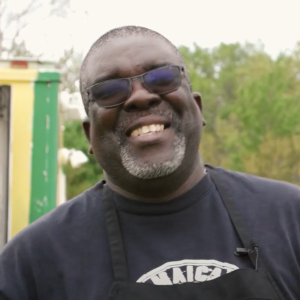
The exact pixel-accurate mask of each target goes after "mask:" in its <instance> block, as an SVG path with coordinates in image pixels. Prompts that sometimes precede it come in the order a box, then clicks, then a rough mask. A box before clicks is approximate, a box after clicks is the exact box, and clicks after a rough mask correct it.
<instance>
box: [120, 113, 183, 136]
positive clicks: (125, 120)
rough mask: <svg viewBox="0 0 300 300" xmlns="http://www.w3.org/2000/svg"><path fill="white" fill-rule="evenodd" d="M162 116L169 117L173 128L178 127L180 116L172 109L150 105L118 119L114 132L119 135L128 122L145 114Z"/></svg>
mask: <svg viewBox="0 0 300 300" xmlns="http://www.w3.org/2000/svg"><path fill="white" fill-rule="evenodd" d="M150 115H151V116H153V115H156V116H163V117H167V118H169V119H170V121H171V123H172V124H173V125H174V126H175V128H178V127H179V124H180V117H179V115H178V114H177V112H175V111H174V110H173V109H171V108H168V109H159V108H157V107H151V108H149V109H148V110H144V111H138V112H132V113H130V115H127V116H126V117H124V118H121V119H119V121H118V124H117V126H116V134H117V136H119V137H121V136H122V133H124V131H125V129H126V128H127V127H128V125H129V124H131V123H132V122H134V121H135V120H137V119H139V118H142V117H146V116H150Z"/></svg>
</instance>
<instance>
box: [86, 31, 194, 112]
mask: <svg viewBox="0 0 300 300" xmlns="http://www.w3.org/2000/svg"><path fill="white" fill-rule="evenodd" d="M131 36H147V37H152V38H157V39H161V40H163V41H165V42H166V43H167V45H168V46H169V47H171V49H172V50H174V52H175V53H176V55H177V56H178V57H179V59H180V61H181V62H182V64H183V65H185V64H184V61H183V58H182V56H181V55H180V53H179V51H178V49H177V48H176V47H175V46H174V45H173V44H172V43H171V42H170V41H169V40H168V39H167V38H165V37H164V36H163V35H161V34H160V33H158V32H156V31H153V30H151V29H148V28H145V27H140V26H124V27H119V28H115V29H112V30H110V31H108V32H107V33H105V34H104V35H102V36H101V37H100V38H99V39H98V40H97V41H96V42H95V43H94V44H93V45H92V47H91V48H90V50H89V51H88V53H87V55H86V57H85V59H84V61H83V64H82V67H81V71H80V92H81V97H82V100H83V104H84V107H85V110H86V112H88V95H87V88H88V80H87V74H86V66H87V62H88V61H89V59H92V56H93V53H95V52H97V51H99V49H100V48H101V47H105V46H106V45H107V44H108V43H109V41H111V40H113V39H116V38H126V37H131ZM186 74H187V76H188V72H186ZM188 80H189V79H188Z"/></svg>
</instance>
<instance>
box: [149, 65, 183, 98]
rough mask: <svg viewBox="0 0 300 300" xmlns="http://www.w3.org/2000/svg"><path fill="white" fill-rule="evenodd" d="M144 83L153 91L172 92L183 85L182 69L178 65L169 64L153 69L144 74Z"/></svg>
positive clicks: (157, 92)
mask: <svg viewBox="0 0 300 300" xmlns="http://www.w3.org/2000/svg"><path fill="white" fill-rule="evenodd" d="M144 83H145V84H146V86H147V88H148V89H149V90H150V91H151V92H153V93H156V94H166V93H170V92H172V91H174V90H176V89H178V88H179V86H180V85H181V73H180V69H179V67H177V66H167V67H162V68H158V69H155V70H152V71H150V72H148V73H146V74H145V75H144Z"/></svg>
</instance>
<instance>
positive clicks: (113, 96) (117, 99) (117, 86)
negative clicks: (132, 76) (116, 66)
mask: <svg viewBox="0 0 300 300" xmlns="http://www.w3.org/2000/svg"><path fill="white" fill-rule="evenodd" d="M130 91H131V85H130V81H129V80H128V79H113V80H108V81H104V82H100V83H99V84H96V85H94V86H93V87H91V89H90V93H91V98H92V101H96V102H97V103H98V104H99V105H100V106H106V107H107V106H114V105H117V104H120V103H122V102H124V101H126V99H127V97H128V95H129V93H130Z"/></svg>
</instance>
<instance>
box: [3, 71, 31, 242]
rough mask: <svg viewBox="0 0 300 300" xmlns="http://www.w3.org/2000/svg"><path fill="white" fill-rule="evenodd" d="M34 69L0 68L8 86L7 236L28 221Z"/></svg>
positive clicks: (14, 232) (13, 233) (4, 82)
mask: <svg viewBox="0 0 300 300" xmlns="http://www.w3.org/2000/svg"><path fill="white" fill-rule="evenodd" d="M36 78H37V71H36V70H14V69H0V84H2V85H3V84H6V85H10V86H11V88H12V89H11V135H10V139H11V141H10V144H11V148H10V155H11V157H10V163H11V165H10V201H9V219H10V222H9V233H8V235H9V238H11V237H13V236H14V235H15V234H16V233H18V232H19V231H20V230H22V229H23V228H24V227H26V226H27V225H28V223H29V209H30V186H31V143H32V120H33V107H34V81H35V79H36Z"/></svg>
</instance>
